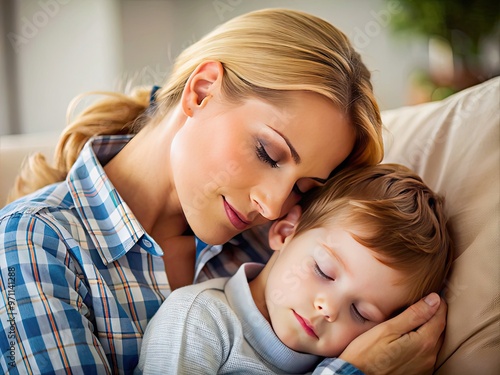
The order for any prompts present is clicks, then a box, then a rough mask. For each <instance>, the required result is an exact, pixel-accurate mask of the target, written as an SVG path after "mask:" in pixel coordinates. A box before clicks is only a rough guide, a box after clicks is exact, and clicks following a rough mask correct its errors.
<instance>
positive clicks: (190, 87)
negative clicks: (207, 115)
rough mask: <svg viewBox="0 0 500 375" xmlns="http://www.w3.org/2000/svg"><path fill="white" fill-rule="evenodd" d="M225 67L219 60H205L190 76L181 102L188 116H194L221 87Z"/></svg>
mask: <svg viewBox="0 0 500 375" xmlns="http://www.w3.org/2000/svg"><path fill="white" fill-rule="evenodd" d="M223 75H224V68H223V67H222V64H221V63H220V62H219V61H204V62H202V63H201V64H200V65H198V66H197V67H196V69H195V70H194V71H193V73H191V75H190V76H189V78H188V80H187V82H186V85H185V86H184V91H183V92H182V97H181V104H182V109H183V111H184V114H185V115H186V116H189V117H191V116H193V114H194V113H195V112H196V110H197V109H201V108H203V107H205V105H206V104H207V102H208V100H209V99H210V98H211V97H212V96H213V95H214V93H216V92H218V90H220V87H221V82H222V76H223Z"/></svg>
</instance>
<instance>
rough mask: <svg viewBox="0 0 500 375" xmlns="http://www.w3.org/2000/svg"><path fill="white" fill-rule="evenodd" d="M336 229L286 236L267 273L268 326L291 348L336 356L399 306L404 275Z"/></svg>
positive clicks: (348, 235)
mask: <svg viewBox="0 0 500 375" xmlns="http://www.w3.org/2000/svg"><path fill="white" fill-rule="evenodd" d="M373 254H374V253H373V252H372V251H371V250H370V249H368V248H366V247H364V246H363V245H361V244H360V243H358V242H356V241H355V240H354V239H353V237H352V236H351V234H350V233H349V232H347V231H345V230H344V229H342V228H341V227H339V226H335V227H332V226H330V227H328V228H316V229H311V230H307V231H305V232H303V233H301V234H300V235H298V236H297V237H293V236H288V237H287V238H286V239H285V240H284V243H283V246H282V248H281V251H280V252H279V254H275V255H277V258H276V260H275V262H274V263H273V264H272V268H271V270H270V271H269V277H268V279H267V283H266V287H265V301H266V306H267V310H268V313H269V317H268V319H269V321H270V322H271V325H272V327H273V329H274V331H275V332H276V334H277V335H278V337H279V338H280V340H281V341H282V342H283V343H284V344H285V345H287V346H288V347H290V348H291V349H293V350H295V351H299V352H307V353H312V354H316V355H320V356H324V357H336V356H338V355H339V354H340V353H342V351H343V350H344V349H345V347H346V346H347V345H348V344H349V343H350V342H351V341H352V340H353V339H354V338H356V337H357V336H359V335H360V334H362V333H363V332H365V331H367V330H369V329H370V328H372V327H373V326H375V325H376V324H378V323H381V322H383V321H384V320H387V319H388V318H389V317H390V316H391V314H392V313H393V312H394V311H396V310H397V309H399V308H401V307H402V306H403V304H404V302H405V294H406V290H407V287H406V286H405V285H404V284H401V283H400V282H401V280H403V277H404V275H403V274H402V273H401V272H400V271H396V270H394V269H392V268H390V267H388V266H386V265H384V264H383V263H381V262H380V261H378V260H377V259H376V258H375V257H374V255H373Z"/></svg>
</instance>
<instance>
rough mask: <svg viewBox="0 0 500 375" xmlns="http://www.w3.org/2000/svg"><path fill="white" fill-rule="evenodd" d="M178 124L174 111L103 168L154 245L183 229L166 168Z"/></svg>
mask: <svg viewBox="0 0 500 375" xmlns="http://www.w3.org/2000/svg"><path fill="white" fill-rule="evenodd" d="M182 124H183V120H182V117H181V115H180V114H179V111H177V110H176V109H174V110H173V111H172V112H171V114H170V115H169V116H166V117H165V118H164V119H163V120H162V121H161V122H160V123H159V124H150V125H147V126H146V127H145V128H144V129H143V130H141V131H140V132H139V133H138V134H137V135H136V136H135V137H134V138H133V139H132V140H131V141H130V142H129V143H128V144H127V145H126V146H125V147H124V148H123V149H122V150H121V151H120V152H119V153H118V154H117V155H116V156H115V157H114V158H113V159H111V160H110V161H109V162H108V164H106V166H104V170H105V171H106V174H107V176H108V178H109V179H110V181H111V182H112V183H113V185H114V186H115V188H116V190H117V191H118V193H119V194H120V196H121V197H122V198H123V200H124V201H125V202H126V203H127V205H128V206H129V208H130V209H131V210H132V212H133V213H134V215H135V217H136V218H137V220H138V221H139V222H140V223H141V225H142V226H143V228H144V229H145V231H146V232H147V233H148V234H149V235H151V236H152V237H153V238H154V239H155V241H157V242H158V243H162V242H163V241H165V240H167V239H168V238H171V237H175V236H179V235H182V234H183V233H184V232H185V231H186V229H187V223H186V218H185V216H184V213H183V211H182V208H181V205H180V202H179V200H178V196H177V191H176V189H175V184H174V182H173V181H172V174H171V166H170V145H171V142H172V139H173V137H174V136H175V133H176V132H177V130H178V129H179V128H180V127H181V126H182Z"/></svg>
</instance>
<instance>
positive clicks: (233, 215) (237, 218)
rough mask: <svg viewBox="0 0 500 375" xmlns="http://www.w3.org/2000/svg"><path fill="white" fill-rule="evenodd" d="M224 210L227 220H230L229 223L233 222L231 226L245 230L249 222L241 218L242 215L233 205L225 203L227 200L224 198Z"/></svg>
mask: <svg viewBox="0 0 500 375" xmlns="http://www.w3.org/2000/svg"><path fill="white" fill-rule="evenodd" d="M224 210H225V211H226V215H227V217H228V219H229V221H230V222H231V224H233V226H234V227H235V228H236V229H238V230H245V229H246V228H247V227H248V225H249V224H250V222H248V221H246V220H244V219H242V218H241V217H242V215H241V214H240V213H239V212H238V211H236V210H235V209H234V208H233V206H231V205H230V204H229V203H227V201H226V200H225V199H224Z"/></svg>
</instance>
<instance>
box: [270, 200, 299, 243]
mask: <svg viewBox="0 0 500 375" xmlns="http://www.w3.org/2000/svg"><path fill="white" fill-rule="evenodd" d="M301 215H302V209H301V207H300V206H298V205H295V206H293V207H292V208H291V210H290V211H289V212H288V213H287V214H286V216H285V217H283V218H281V219H278V220H276V221H275V222H274V223H273V224H272V225H271V228H270V229H269V247H270V248H271V249H273V250H281V249H282V248H283V246H284V244H285V240H286V239H287V238H288V237H290V236H292V235H293V234H294V233H295V228H296V227H297V224H298V222H299V219H300V216H301Z"/></svg>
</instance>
